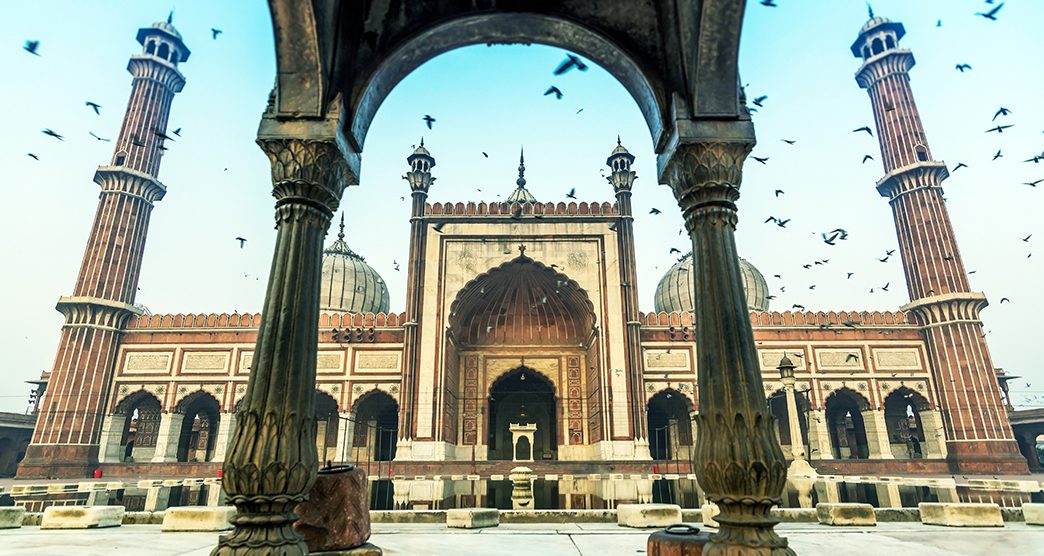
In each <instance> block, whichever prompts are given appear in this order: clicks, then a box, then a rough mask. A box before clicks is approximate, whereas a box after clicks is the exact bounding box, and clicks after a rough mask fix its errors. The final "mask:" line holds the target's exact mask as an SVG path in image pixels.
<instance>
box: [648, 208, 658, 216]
mask: <svg viewBox="0 0 1044 556" xmlns="http://www.w3.org/2000/svg"><path fill="white" fill-rule="evenodd" d="M649 214H660V209H658V208H656V207H653V208H651V209H649Z"/></svg>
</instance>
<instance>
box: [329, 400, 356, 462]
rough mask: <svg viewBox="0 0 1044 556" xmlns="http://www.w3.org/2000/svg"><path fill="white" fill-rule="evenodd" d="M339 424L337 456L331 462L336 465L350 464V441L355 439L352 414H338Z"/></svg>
mask: <svg viewBox="0 0 1044 556" xmlns="http://www.w3.org/2000/svg"><path fill="white" fill-rule="evenodd" d="M337 415H338V417H340V419H339V421H340V422H339V423H338V425H337V455H336V456H334V458H333V460H334V462H337V463H351V462H352V461H353V460H352V441H353V440H354V439H355V421H354V420H353V419H352V414H351V413H348V412H345V413H338V414H337Z"/></svg>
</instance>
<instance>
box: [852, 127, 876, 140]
mask: <svg viewBox="0 0 1044 556" xmlns="http://www.w3.org/2000/svg"><path fill="white" fill-rule="evenodd" d="M860 131H865V132H866V134H867V135H869V136H870V137H873V136H874V132H873V131H870V126H866V125H865V126H863V127H860V128H858V129H853V130H852V133H859V132H860Z"/></svg>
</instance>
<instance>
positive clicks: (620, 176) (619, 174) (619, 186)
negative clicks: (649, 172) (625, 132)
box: [605, 135, 638, 193]
mask: <svg viewBox="0 0 1044 556" xmlns="http://www.w3.org/2000/svg"><path fill="white" fill-rule="evenodd" d="M633 162H634V155H632V154H631V153H630V152H629V151H628V150H627V149H626V148H625V147H624V146H623V145H621V144H620V136H619V135H617V136H616V148H615V149H613V152H612V153H610V154H609V158H607V159H605V165H606V166H608V167H609V168H611V169H612V170H613V173H612V174H610V175H609V176H607V177H606V179H607V180H608V181H609V183H610V184H612V186H613V190H614V191H616V192H617V193H619V192H621V191H630V190H631V186H632V185H634V180H635V179H636V178H637V177H638V175H637V174H635V173H634V172H632V171H631V163H633Z"/></svg>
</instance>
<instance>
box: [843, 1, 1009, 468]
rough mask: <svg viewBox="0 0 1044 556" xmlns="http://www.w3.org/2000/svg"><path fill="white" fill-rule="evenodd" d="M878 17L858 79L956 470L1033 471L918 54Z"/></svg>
mask: <svg viewBox="0 0 1044 556" xmlns="http://www.w3.org/2000/svg"><path fill="white" fill-rule="evenodd" d="M870 16H871V19H870V21H868V22H867V23H866V24H865V25H864V26H863V28H862V29H861V30H860V32H859V37H858V38H857V39H856V41H855V43H853V44H852V54H854V55H855V56H856V57H858V58H862V59H863V65H862V67H860V68H859V71H858V72H856V81H857V82H858V83H859V86H860V87H862V88H864V89H867V91H868V93H869V94H870V101H871V103H872V105H873V110H874V119H875V123H876V127H877V138H878V141H879V142H880V144H881V160H882V162H883V163H884V169H885V176H884V177H883V178H881V179H880V180H879V181H878V182H877V190H878V192H880V194H881V195H882V196H884V197H887V198H888V199H889V203H890V204H891V205H892V214H893V216H894V218H895V228H896V232H897V233H898V236H899V250H900V253H901V254H902V261H903V268H904V270H905V273H906V284H907V288H908V289H909V292H910V303H909V304H907V305H904V306H903V307H902V309H903V310H904V311H908V312H910V313H912V314H913V315H914V316H915V318H916V320H917V321H918V322H919V323H920V324H921V325H922V326H923V327H924V328H923V330H924V337H925V343H926V344H927V348H928V357H929V362H930V364H931V368H932V373H933V375H934V380H935V389H936V398H937V400H938V404H939V408H940V409H941V411H942V415H943V425H944V430H945V434H946V447H947V452H948V456H947V458H948V459H949V460H950V462H951V463H950V465H951V469H952V471H953V472H959V473H990V474H994V473H1026V472H1027V468H1026V460H1025V459H1024V458H1022V456H1021V455H1020V454H1019V450H1018V447H1017V446H1016V443H1015V439H1014V436H1013V434H1012V430H1011V424H1010V423H1009V422H1008V414H1007V411H1006V410H1005V408H1004V404H1003V402H1002V401H1001V396H1000V389H999V387H998V385H997V379H996V376H995V375H994V368H993V362H992V361H991V360H990V354H989V349H988V348H987V346H986V340H985V339H984V338H983V331H982V322H981V321H980V320H979V311H981V310H982V309H983V308H984V307H986V305H987V301H986V296H985V295H983V294H982V293H980V292H973V291H971V287H970V286H969V284H968V274H967V272H965V269H964V264H963V262H962V261H961V254H960V252H959V250H958V248H957V240H956V238H955V237H954V233H953V226H952V225H951V224H950V217H949V214H948V213H947V210H946V203H945V201H944V200H943V190H942V185H941V184H942V181H943V180H944V179H946V178H947V177H948V175H949V173H948V172H947V170H946V165H945V164H944V163H943V162H940V161H936V160H935V159H934V158H932V154H931V150H930V149H929V148H928V140H927V139H926V138H925V135H924V128H923V127H922V125H921V118H920V115H919V114H918V112H917V106H916V105H915V104H914V99H913V93H912V91H911V89H910V75H909V71H910V68H912V67H913V65H914V57H913V54H912V53H911V52H910V51H909V50H906V49H901V48H899V40H900V39H902V38H903V35H904V34H905V33H906V31H905V29H904V28H903V25H902V24H901V23H897V22H892V21H890V20H888V19H885V18H880V17H874V16H873V13H871V14H870Z"/></svg>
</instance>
